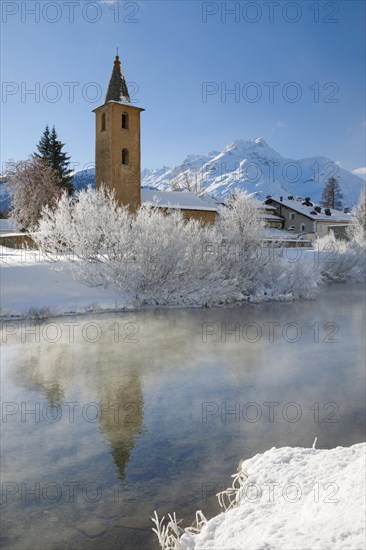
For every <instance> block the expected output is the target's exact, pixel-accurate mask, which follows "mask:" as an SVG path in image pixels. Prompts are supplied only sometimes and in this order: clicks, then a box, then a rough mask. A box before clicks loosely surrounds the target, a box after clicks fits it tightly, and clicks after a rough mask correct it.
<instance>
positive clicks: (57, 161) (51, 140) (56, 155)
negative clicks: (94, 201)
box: [35, 126, 74, 194]
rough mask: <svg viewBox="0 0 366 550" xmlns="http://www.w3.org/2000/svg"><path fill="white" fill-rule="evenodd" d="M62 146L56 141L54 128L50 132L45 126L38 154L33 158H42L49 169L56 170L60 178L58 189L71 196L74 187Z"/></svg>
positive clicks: (67, 159)
mask: <svg viewBox="0 0 366 550" xmlns="http://www.w3.org/2000/svg"><path fill="white" fill-rule="evenodd" d="M64 146H65V144H64V143H62V142H61V141H59V139H58V136H57V132H56V129H55V127H54V126H53V128H52V132H50V129H49V127H48V126H46V128H45V131H44V132H43V135H42V137H41V139H40V142H39V143H38V145H37V149H38V151H39V154H37V153H36V154H35V156H36V157H38V158H43V160H45V161H46V163H47V164H48V165H49V166H50V167H51V168H53V169H54V170H56V172H57V173H58V175H59V176H60V188H61V189H62V190H64V191H67V193H68V194H71V193H72V191H73V189H74V187H73V185H72V176H71V175H70V172H71V170H70V169H69V160H70V157H69V156H67V153H64V152H63V151H62V149H63V147H64Z"/></svg>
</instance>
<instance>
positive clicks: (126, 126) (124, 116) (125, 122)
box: [122, 113, 128, 130]
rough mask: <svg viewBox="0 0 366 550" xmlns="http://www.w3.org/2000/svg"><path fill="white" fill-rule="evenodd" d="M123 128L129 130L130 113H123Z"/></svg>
mask: <svg viewBox="0 0 366 550" xmlns="http://www.w3.org/2000/svg"><path fill="white" fill-rule="evenodd" d="M122 128H123V129H124V130H128V114H127V113H122Z"/></svg>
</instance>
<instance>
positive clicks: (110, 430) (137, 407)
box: [98, 362, 143, 481]
mask: <svg viewBox="0 0 366 550" xmlns="http://www.w3.org/2000/svg"><path fill="white" fill-rule="evenodd" d="M136 367H137V368H134V366H133V365H131V363H130V362H129V364H128V366H126V367H125V368H123V369H121V368H119V369H118V370H117V369H114V370H113V371H112V372H111V370H110V369H108V368H107V369H106V371H107V372H108V374H107V372H106V373H103V365H100V369H101V370H100V371H98V375H99V374H101V377H100V386H99V388H98V391H99V398H100V407H101V417H100V420H99V426H100V431H101V433H102V434H103V436H104V437H105V438H106V439H107V441H108V444H109V447H110V452H111V455H112V457H113V460H114V462H115V464H116V466H117V468H118V476H119V478H120V479H121V481H123V479H124V477H125V470H126V467H127V464H128V461H129V459H130V454H131V451H132V448H133V446H134V439H135V437H136V436H137V435H138V434H141V433H142V418H143V393H142V388H141V382H140V378H139V375H138V366H137V365H136ZM104 368H105V366H104Z"/></svg>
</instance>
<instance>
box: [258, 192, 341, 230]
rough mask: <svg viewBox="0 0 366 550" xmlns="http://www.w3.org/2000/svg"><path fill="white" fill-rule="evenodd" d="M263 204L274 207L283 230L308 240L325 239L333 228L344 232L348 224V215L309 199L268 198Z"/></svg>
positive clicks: (289, 197)
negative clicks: (281, 221) (281, 220)
mask: <svg viewBox="0 0 366 550" xmlns="http://www.w3.org/2000/svg"><path fill="white" fill-rule="evenodd" d="M265 203H266V204H267V205H270V206H274V207H275V209H276V210H275V213H276V215H277V216H279V217H281V218H282V219H283V229H287V230H288V231H292V232H294V233H297V234H302V235H305V236H306V238H308V239H310V240H314V239H316V238H319V237H325V236H326V235H327V234H328V233H329V231H330V230H333V228H334V227H336V228H343V230H344V229H345V228H346V227H347V226H348V224H349V223H350V214H349V213H346V212H341V211H339V210H334V209H332V208H324V207H322V206H319V205H316V204H315V203H313V202H311V200H310V199H302V198H301V197H298V198H294V197H292V196H288V197H287V198H284V197H279V198H274V197H268V198H267V199H266V201H265Z"/></svg>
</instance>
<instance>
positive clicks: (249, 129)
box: [1, 0, 366, 170]
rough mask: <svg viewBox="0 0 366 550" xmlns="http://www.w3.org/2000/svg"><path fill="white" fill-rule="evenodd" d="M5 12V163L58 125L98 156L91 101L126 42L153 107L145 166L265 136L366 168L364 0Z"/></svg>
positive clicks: (134, 79)
mask: <svg viewBox="0 0 366 550" xmlns="http://www.w3.org/2000/svg"><path fill="white" fill-rule="evenodd" d="M1 8H2V38H1V46H2V48H1V50H2V54H1V57H2V58H1V61H2V69H1V77H2V99H1V111H2V124H1V138H2V139H1V160H2V162H6V161H7V160H9V159H10V158H14V159H16V160H18V159H24V158H26V157H27V156H28V155H29V154H30V153H32V152H33V151H34V150H35V145H36V143H37V142H38V141H39V138H40V136H41V134H42V132H43V130H44V127H45V125H46V124H49V125H53V124H54V125H55V126H56V130H57V132H58V134H59V137H60V139H62V141H64V142H65V143H66V150H67V151H68V152H69V154H70V155H71V157H72V161H73V163H74V165H75V166H76V167H77V168H80V167H84V166H85V165H87V164H91V163H93V162H94V143H95V138H94V114H93V113H92V109H93V108H95V107H96V106H97V105H99V104H101V103H102V102H103V97H104V94H105V91H106V87H107V84H108V80H109V77H110V73H111V71H112V67H113V60H114V56H115V52H116V46H119V53H120V57H121V61H122V66H123V69H124V73H125V76H126V80H127V82H129V83H134V84H131V85H130V93H131V95H133V97H134V100H136V101H138V103H136V104H137V105H139V106H141V107H144V108H145V109H146V111H145V112H144V113H143V114H142V166H143V167H144V168H146V167H149V168H152V167H160V166H163V165H176V164H178V163H180V162H182V161H183V160H184V158H185V157H186V156H187V155H188V154H190V153H197V154H201V153H206V152H209V151H212V150H221V149H222V148H223V147H224V146H225V145H226V144H227V143H229V142H230V141H232V140H233V139H238V138H244V139H250V138H254V137H257V136H261V137H263V138H264V139H265V140H266V141H267V142H268V144H269V145H270V146H271V147H273V148H274V149H276V150H277V151H278V152H279V153H281V154H282V155H283V156H285V157H291V158H303V157H309V156H316V155H319V156H326V157H329V158H331V159H332V160H334V161H336V162H340V164H341V166H342V167H343V168H346V169H348V170H355V169H360V168H362V167H364V166H365V165H366V161H365V129H366V128H365V119H366V117H365V106H364V99H363V98H364V94H365V78H364V66H365V60H364V51H365V30H364V21H365V3H364V2H362V1H350V0H347V1H338V2H323V1H320V2H312V1H307V0H306V1H298V2H287V1H286V2H284V1H280V0H277V1H273V2H271V1H269V2H268V1H267V2H266V1H263V2H262V1H258V2H253V1H251V2H249V1H243V2H232V1H227V2H215V1H211V2H201V1H197V0H195V1H184V2H181V1H170V0H166V1H156V2H155V1H151V0H148V1H141V2H134V1H132V2H130V1H127V2H117V1H114V0H108V1H100V0H98V1H95V2H89V1H81V0H80V1H69V2H66V1H63V0H55V1H53V2H52V1H48V0H44V1H43V2H36V1H31V0H28V1H27V2H21V1H17V2H14V1H9V2H8V1H5V0H3V1H2V2H1ZM230 11H234V12H235V13H229V12H230ZM32 12H33V13H32ZM67 83H69V84H67ZM70 83H73V84H70ZM32 89H33V90H35V93H33V94H32V93H28V92H29V91H30V90H32ZM230 90H235V93H231V94H230V93H228V92H229V91H230ZM225 92H226V94H225ZM271 92H272V93H271ZM102 94H103V96H102V99H100V96H101V95H102ZM255 98H257V101H254V99H255ZM296 99H297V100H296Z"/></svg>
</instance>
